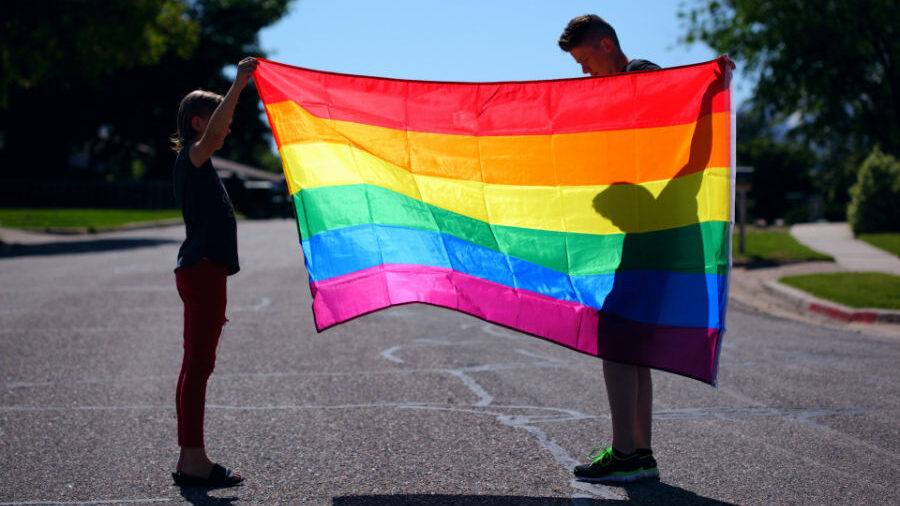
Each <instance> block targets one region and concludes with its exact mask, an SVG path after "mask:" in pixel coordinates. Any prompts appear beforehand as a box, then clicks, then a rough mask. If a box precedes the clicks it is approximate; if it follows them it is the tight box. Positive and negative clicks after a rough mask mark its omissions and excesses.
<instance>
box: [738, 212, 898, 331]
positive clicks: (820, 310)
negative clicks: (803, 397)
mask: <svg viewBox="0 0 900 506" xmlns="http://www.w3.org/2000/svg"><path fill="white" fill-rule="evenodd" d="M791 235H792V236H793V237H794V238H795V239H797V240H798V241H799V242H800V243H802V244H804V245H806V246H808V247H810V248H812V249H814V250H816V251H818V252H820V253H825V254H828V255H831V256H833V257H834V258H835V261H834V262H803V263H798V264H790V265H781V266H775V267H764V268H753V267H735V268H734V269H732V278H731V285H730V291H729V293H730V296H731V299H732V301H733V302H737V303H738V304H741V305H743V306H745V307H750V308H753V309H756V310H758V311H762V312H766V313H770V314H775V315H778V316H783V317H787V318H793V319H798V318H799V319H806V320H816V321H818V322H819V323H832V324H840V325H846V324H852V325H859V326H860V327H864V328H869V329H871V328H872V327H878V328H879V329H880V331H882V332H884V333H888V334H893V335H897V336H900V325H898V324H900V311H894V310H887V309H880V308H851V307H847V306H844V305H842V304H838V303H836V302H832V301H829V300H824V299H819V298H817V297H814V296H812V295H810V294H808V293H806V292H803V291H800V290H797V289H796V288H793V287H790V286H787V285H784V284H782V283H780V282H779V281H778V280H779V279H781V278H783V277H785V276H793V275H801V274H815V273H831V272H847V271H857V272H859V271H865V272H883V273H886V274H893V275H900V259H898V258H897V257H895V256H893V255H891V254H890V253H888V252H885V251H882V250H880V249H878V248H875V247H873V246H870V245H869V244H866V243H864V242H862V241H860V240H857V239H855V238H854V237H853V234H852V233H851V232H850V227H849V226H848V225H847V223H811V224H801V225H794V226H793V227H791ZM873 324H874V325H873Z"/></svg>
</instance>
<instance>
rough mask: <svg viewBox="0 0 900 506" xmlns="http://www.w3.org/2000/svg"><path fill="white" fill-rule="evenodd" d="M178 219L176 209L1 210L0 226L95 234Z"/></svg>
mask: <svg viewBox="0 0 900 506" xmlns="http://www.w3.org/2000/svg"><path fill="white" fill-rule="evenodd" d="M180 217H181V212H180V211H178V210H177V209H167V210H156V211H145V210H134V209H22V208H0V227H7V228H21V229H27V230H41V231H57V232H66V231H69V232H97V231H102V230H111V229H115V228H118V227H121V226H123V225H129V224H135V223H157V222H160V221H166V220H172V219H177V218H180Z"/></svg>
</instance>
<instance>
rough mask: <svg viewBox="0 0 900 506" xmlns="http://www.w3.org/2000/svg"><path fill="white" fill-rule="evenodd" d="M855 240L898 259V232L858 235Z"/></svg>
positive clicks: (899, 251) (899, 253)
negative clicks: (891, 254)
mask: <svg viewBox="0 0 900 506" xmlns="http://www.w3.org/2000/svg"><path fill="white" fill-rule="evenodd" d="M857 239H859V240H861V241H865V242H867V243H869V244H871V245H872V246H875V247H876V248H879V249H883V250H885V251H887V252H888V253H893V254H894V255H896V256H898V257H900V232H884V233H878V234H860V235H859V236H857Z"/></svg>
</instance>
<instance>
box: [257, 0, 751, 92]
mask: <svg viewBox="0 0 900 506" xmlns="http://www.w3.org/2000/svg"><path fill="white" fill-rule="evenodd" d="M681 3H684V0H668V1H667V0H631V1H626V0H618V1H597V0H594V1H583V0H518V1H515V0H480V1H478V0H451V1H437V0H418V1H416V0H383V1H378V0H369V1H366V0H297V1H295V2H294V3H293V4H292V6H291V10H290V12H289V13H288V15H286V16H285V17H284V18H282V19H281V20H280V21H279V22H278V23H277V24H275V25H272V26H271V27H269V28H266V29H264V30H263V31H262V32H260V44H261V46H262V47H263V49H265V50H266V51H267V52H268V53H269V58H270V59H272V60H275V61H279V62H282V63H287V64H290V65H296V66H300V67H307V68H312V69H319V70H329V71H334V72H344V73H349V74H361V75H370V76H383V77H393V78H401V79H424V80H436V81H519V80H531V79H556V78H564V77H574V76H580V75H582V74H581V72H580V67H579V66H578V65H576V64H575V62H574V61H573V60H572V58H571V56H569V55H568V54H567V53H564V52H563V51H561V50H560V49H559V47H558V46H557V45H556V40H557V39H558V38H559V35H560V33H561V32H562V30H563V28H564V27H565V25H566V23H567V22H568V21H569V19H571V18H573V17H575V16H578V15H580V14H586V13H593V14H597V15H599V16H601V17H603V18H604V19H606V20H607V21H609V22H610V23H611V24H612V25H613V27H615V29H616V32H617V33H618V35H619V41H620V43H621V45H622V49H623V50H624V52H625V54H626V55H627V56H628V57H629V58H644V59H647V60H651V61H653V62H655V63H657V64H659V65H661V66H663V67H672V66H677V65H686V64H690V63H697V62H701V61H707V60H711V59H713V58H715V57H716V56H718V54H716V53H715V52H714V51H713V50H712V49H710V48H709V47H707V46H705V45H703V44H693V45H690V46H687V45H684V44H681V43H679V42H678V39H679V38H680V37H682V36H683V34H684V33H685V29H684V26H683V23H682V21H681V20H679V19H678V17H677V16H676V13H677V11H678V5H679V4H681ZM688 3H689V4H690V3H693V2H692V1H691V2H688ZM738 70H740V69H738ZM734 82H735V85H736V86H735V98H736V99H737V100H736V101H737V103H740V102H741V101H743V99H745V98H746V97H747V96H748V94H749V92H750V88H751V85H750V84H751V83H748V82H746V81H745V79H743V78H742V76H741V74H740V73H739V72H738V73H736V75H735V81H734Z"/></svg>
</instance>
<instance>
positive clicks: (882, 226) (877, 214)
mask: <svg viewBox="0 0 900 506" xmlns="http://www.w3.org/2000/svg"><path fill="white" fill-rule="evenodd" d="M850 195H851V197H852V199H851V200H850V205H849V209H848V212H847V215H848V218H849V221H850V226H851V228H852V229H853V233H854V234H856V235H859V234H864V233H871V232H898V231H900V206H898V205H897V202H900V161H898V160H897V159H896V158H894V157H893V156H890V155H886V154H884V153H882V152H881V150H880V149H878V148H875V150H874V151H872V154H871V155H869V157H868V158H866V161H865V162H864V163H863V164H862V167H860V169H859V179H858V180H857V181H856V184H854V185H853V186H852V187H851V188H850Z"/></svg>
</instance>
